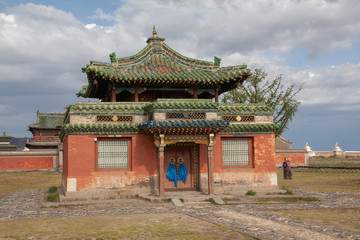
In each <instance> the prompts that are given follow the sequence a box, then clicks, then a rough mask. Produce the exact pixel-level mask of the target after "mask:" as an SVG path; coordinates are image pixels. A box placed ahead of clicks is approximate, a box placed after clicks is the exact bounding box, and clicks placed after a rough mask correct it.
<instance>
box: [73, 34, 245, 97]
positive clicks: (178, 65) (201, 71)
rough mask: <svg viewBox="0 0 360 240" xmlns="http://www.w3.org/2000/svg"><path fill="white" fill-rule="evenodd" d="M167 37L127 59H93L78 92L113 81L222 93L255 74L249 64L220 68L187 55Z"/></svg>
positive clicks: (92, 92)
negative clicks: (216, 90) (207, 88)
mask: <svg viewBox="0 0 360 240" xmlns="http://www.w3.org/2000/svg"><path fill="white" fill-rule="evenodd" d="M164 40H165V39H164V38H158V37H152V38H149V40H148V41H147V43H148V44H147V45H146V46H145V48H143V49H142V50H141V51H140V52H139V53H137V54H135V55H133V56H130V57H123V58H116V55H115V53H112V54H110V61H111V63H103V62H96V61H90V64H88V65H87V66H86V67H84V68H83V69H82V70H83V72H85V73H87V77H88V81H89V85H88V86H85V87H83V89H82V90H81V91H80V92H79V93H77V95H78V96H82V97H96V98H101V97H102V96H101V95H99V94H100V93H99V91H98V90H99V88H101V86H100V85H101V84H102V82H104V81H105V80H106V81H111V82H114V83H116V85H117V86H132V85H134V84H139V85H142V86H150V85H155V86H161V85H171V86H202V87H209V88H212V87H215V86H217V87H219V86H221V87H220V93H222V92H224V91H228V90H230V89H232V88H234V87H236V85H237V83H241V82H243V81H244V80H245V79H246V78H247V77H249V76H250V75H251V72H250V70H249V69H247V66H246V65H245V64H243V65H239V66H231V67H220V66H219V65H220V60H221V59H219V58H217V57H215V58H214V59H215V62H210V61H202V60H198V59H193V58H189V57H185V56H183V55H181V54H179V53H178V52H176V51H175V50H173V49H172V48H170V47H169V46H168V45H166V44H165V43H164Z"/></svg>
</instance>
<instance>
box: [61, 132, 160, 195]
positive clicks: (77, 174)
mask: <svg viewBox="0 0 360 240" xmlns="http://www.w3.org/2000/svg"><path fill="white" fill-rule="evenodd" d="M101 137H106V136H100V135H99V136H96V135H68V136H67V137H66V139H65V141H64V171H63V175H64V181H66V178H76V181H77V189H79V190H81V189H92V188H96V187H101V186H102V185H105V184H106V182H108V183H109V184H112V183H114V182H116V184H118V185H121V184H131V183H135V182H139V181H141V179H142V178H148V177H149V176H150V175H154V174H156V172H157V150H156V147H155V144H154V138H152V137H150V136H148V135H145V134H142V135H140V134H139V135H123V138H127V139H128V138H131V145H132V152H131V159H130V161H131V163H130V164H131V169H130V170H124V171H118V170H116V171H98V170H97V169H96V142H95V138H101ZM111 177H114V178H113V179H111ZM120 178H121V179H120ZM114 179H115V180H114ZM65 184H66V182H65Z"/></svg>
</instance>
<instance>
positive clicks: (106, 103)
mask: <svg viewBox="0 0 360 240" xmlns="http://www.w3.org/2000/svg"><path fill="white" fill-rule="evenodd" d="M80 104H84V105H85V104H89V105H93V104H94V105H95V104H100V105H120V104H128V105H146V104H149V102H76V103H75V104H74V105H70V106H75V105H80Z"/></svg>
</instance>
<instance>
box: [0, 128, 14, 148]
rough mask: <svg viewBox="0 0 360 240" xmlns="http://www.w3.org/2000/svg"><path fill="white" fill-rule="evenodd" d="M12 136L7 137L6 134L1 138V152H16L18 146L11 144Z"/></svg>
mask: <svg viewBox="0 0 360 240" xmlns="http://www.w3.org/2000/svg"><path fill="white" fill-rule="evenodd" d="M11 139H12V136H6V133H5V132H4V133H3V135H2V136H0V151H2V152H5V151H16V146H15V145H12V144H11V143H10V141H11Z"/></svg>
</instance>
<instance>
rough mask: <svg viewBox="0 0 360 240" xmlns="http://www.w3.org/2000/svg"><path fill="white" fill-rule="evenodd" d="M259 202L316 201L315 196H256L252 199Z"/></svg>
mask: <svg viewBox="0 0 360 240" xmlns="http://www.w3.org/2000/svg"><path fill="white" fill-rule="evenodd" d="M254 200H256V201H258V202H259V203H261V204H271V203H304V202H314V201H318V199H317V198H315V197H286V198H285V197H281V198H257V199H254Z"/></svg>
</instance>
